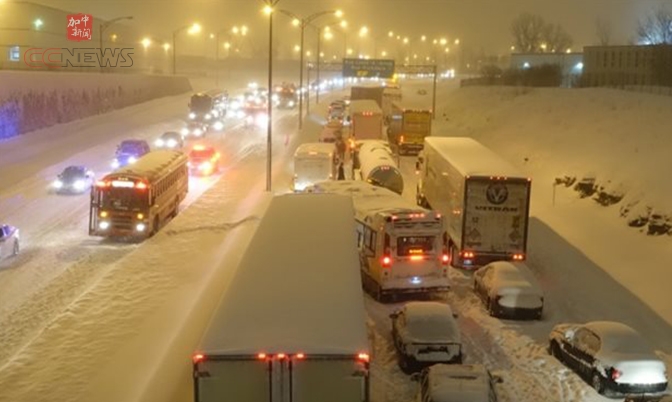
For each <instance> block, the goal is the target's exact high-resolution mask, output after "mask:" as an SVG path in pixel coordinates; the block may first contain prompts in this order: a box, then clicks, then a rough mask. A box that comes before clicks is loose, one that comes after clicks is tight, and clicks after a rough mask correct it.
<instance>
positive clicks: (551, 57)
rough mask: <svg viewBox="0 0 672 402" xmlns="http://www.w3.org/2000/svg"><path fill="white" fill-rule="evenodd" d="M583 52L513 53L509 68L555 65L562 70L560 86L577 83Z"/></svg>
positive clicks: (518, 68) (569, 85)
mask: <svg viewBox="0 0 672 402" xmlns="http://www.w3.org/2000/svg"><path fill="white" fill-rule="evenodd" d="M583 58H584V55H583V53H513V54H511V68H512V69H514V70H525V69H528V68H531V67H540V66H543V65H557V66H559V67H560V70H561V71H562V86H563V87H573V86H576V85H578V83H579V80H580V77H581V72H582V71H583V68H584V66H583Z"/></svg>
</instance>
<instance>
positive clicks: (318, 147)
mask: <svg viewBox="0 0 672 402" xmlns="http://www.w3.org/2000/svg"><path fill="white" fill-rule="evenodd" d="M335 149H336V148H335V146H334V144H332V143H326V142H307V143H303V144H301V145H299V147H298V148H296V152H294V157H297V156H313V155H317V154H320V155H331V154H333V153H334V151H335Z"/></svg>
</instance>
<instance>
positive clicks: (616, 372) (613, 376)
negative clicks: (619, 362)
mask: <svg viewBox="0 0 672 402" xmlns="http://www.w3.org/2000/svg"><path fill="white" fill-rule="evenodd" d="M622 375H623V372H622V371H619V370H617V369H615V368H612V369H611V379H612V380H617V379H619V378H620V377H621V376H622Z"/></svg>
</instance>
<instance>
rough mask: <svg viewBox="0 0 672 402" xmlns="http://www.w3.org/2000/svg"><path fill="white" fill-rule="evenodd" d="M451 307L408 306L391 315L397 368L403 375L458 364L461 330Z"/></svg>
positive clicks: (459, 359)
mask: <svg viewBox="0 0 672 402" xmlns="http://www.w3.org/2000/svg"><path fill="white" fill-rule="evenodd" d="M455 317H456V316H455V315H454V314H453V311H452V310H451V309H450V306H448V305H446V304H443V303H438V302H409V303H406V304H405V305H404V306H403V307H402V308H400V309H399V310H397V311H395V312H394V313H393V314H391V315H390V319H391V320H392V339H393V341H394V347H395V349H396V350H397V358H398V360H399V367H400V368H401V370H402V371H404V372H405V373H407V374H409V373H413V372H416V371H420V370H422V369H423V368H425V367H428V366H431V365H432V364H436V363H461V362H462V342H461V340H460V330H459V328H458V326H457V322H456V321H455Z"/></svg>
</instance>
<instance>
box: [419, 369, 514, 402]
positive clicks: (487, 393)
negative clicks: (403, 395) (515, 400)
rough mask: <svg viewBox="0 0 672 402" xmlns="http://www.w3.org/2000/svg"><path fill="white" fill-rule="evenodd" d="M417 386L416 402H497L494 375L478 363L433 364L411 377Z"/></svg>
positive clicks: (497, 381)
mask: <svg viewBox="0 0 672 402" xmlns="http://www.w3.org/2000/svg"><path fill="white" fill-rule="evenodd" d="M414 379H415V380H416V381H418V382H419V383H420V402H497V390H496V385H495V384H499V383H501V382H502V378H501V377H499V376H494V375H492V374H491V373H490V371H489V370H488V369H487V368H486V367H485V366H483V365H480V364H450V365H448V364H437V365H434V366H431V367H429V368H426V369H424V370H423V371H422V372H421V373H420V374H419V375H417V376H415V378H414Z"/></svg>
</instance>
